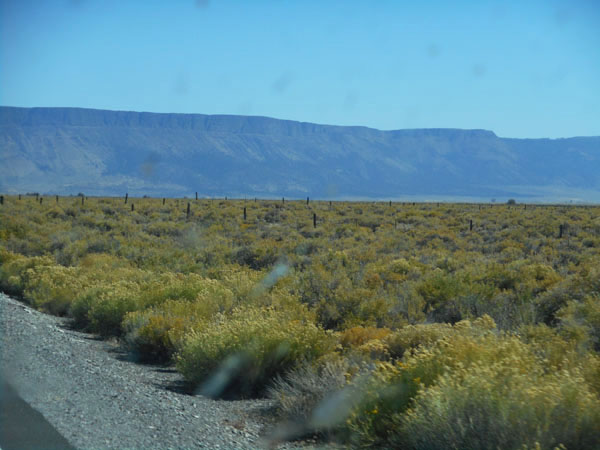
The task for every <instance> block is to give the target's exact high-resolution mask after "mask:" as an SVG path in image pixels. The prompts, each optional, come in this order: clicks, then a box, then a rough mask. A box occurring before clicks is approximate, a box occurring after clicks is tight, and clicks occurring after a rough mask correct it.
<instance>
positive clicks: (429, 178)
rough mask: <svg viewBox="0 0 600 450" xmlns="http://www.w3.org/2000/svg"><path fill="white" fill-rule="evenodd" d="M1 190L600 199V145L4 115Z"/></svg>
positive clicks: (218, 119)
mask: <svg viewBox="0 0 600 450" xmlns="http://www.w3.org/2000/svg"><path fill="white" fill-rule="evenodd" d="M0 191H2V192H5V193H10V192H13V193H17V192H33V191H36V192H42V193H59V194H77V193H78V192H84V193H85V194H88V195H122V194H124V193H125V192H129V194H130V195H145V194H146V195H150V196H163V195H169V196H184V195H188V196H189V195H193V193H194V192H198V193H199V195H201V196H230V197H234V196H238V197H243V196H249V197H250V196H252V197H253V196H258V197H280V196H286V197H305V196H310V197H312V198H322V199H330V198H332V199H336V198H337V199H339V198H373V199H375V198H379V199H388V198H389V199H402V198H417V199H442V200H444V199H487V200H489V199H490V198H492V197H493V198H497V199H498V200H499V201H505V200H506V199H507V198H515V199H517V200H519V199H527V200H540V201H567V200H575V201H591V202H599V201H600V137H575V138H568V139H505V138H499V137H497V136H496V135H495V134H494V133H493V132H491V131H485V130H458V129H418V130H397V131H379V130H375V129H371V128H366V127H343V126H330V125H317V124H312V123H304V122H294V121H289V120H277V119H271V118H267V117H248V116H229V115H213V116H209V115H202V114H155V113H138V112H121V111H104V110H94V109H81V108H14V107H0Z"/></svg>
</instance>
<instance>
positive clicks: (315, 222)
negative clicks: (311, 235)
mask: <svg viewBox="0 0 600 450" xmlns="http://www.w3.org/2000/svg"><path fill="white" fill-rule="evenodd" d="M313 228H317V213H313Z"/></svg>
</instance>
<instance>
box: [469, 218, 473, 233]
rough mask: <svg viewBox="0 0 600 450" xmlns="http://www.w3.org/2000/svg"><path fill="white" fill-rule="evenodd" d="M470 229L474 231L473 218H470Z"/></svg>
mask: <svg viewBox="0 0 600 450" xmlns="http://www.w3.org/2000/svg"><path fill="white" fill-rule="evenodd" d="M469 231H473V220H472V219H471V220H469Z"/></svg>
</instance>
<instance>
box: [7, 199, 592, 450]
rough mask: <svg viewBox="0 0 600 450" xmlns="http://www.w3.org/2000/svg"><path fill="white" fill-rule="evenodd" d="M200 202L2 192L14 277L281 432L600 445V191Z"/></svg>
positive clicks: (453, 444)
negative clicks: (429, 200)
mask: <svg viewBox="0 0 600 450" xmlns="http://www.w3.org/2000/svg"><path fill="white" fill-rule="evenodd" d="M132 202H133V203H134V204H135V210H134V211H132V208H131V205H130V204H131V203H132ZM187 203H188V200H174V199H168V200H167V201H166V203H165V204H164V205H163V202H162V199H137V198H136V199H132V198H129V203H127V204H125V202H124V200H123V199H115V198H87V199H85V201H84V202H83V203H82V201H81V199H80V198H60V199H59V200H58V202H57V201H55V199H54V198H47V199H44V201H43V202H42V203H40V202H39V201H36V199H35V198H34V197H25V196H24V197H23V198H21V199H18V198H17V197H12V196H11V197H5V199H4V204H3V205H2V206H0V242H1V244H0V264H1V266H0V288H1V289H2V290H3V291H4V292H6V293H8V294H11V295H15V296H18V297H20V298H22V299H23V300H24V301H26V302H28V303H29V304H31V305H33V306H34V307H36V308H39V309H41V310H44V311H47V312H50V313H52V314H57V315H61V316H68V317H71V318H72V319H73V323H74V324H75V325H76V326H77V327H79V328H81V329H84V330H87V331H89V332H92V333H97V334H100V335H102V336H107V337H110V336H115V337H119V338H120V339H122V340H123V342H125V343H126V345H127V346H128V347H129V349H130V350H131V352H132V354H135V355H137V357H138V359H139V360H143V361H152V362H161V363H173V364H175V366H176V368H177V369H178V370H179V371H180V372H181V373H182V374H183V376H184V377H185V379H186V380H188V382H189V383H190V385H193V386H196V387H197V388H198V389H199V390H200V392H202V393H205V394H208V395H213V396H225V397H231V396H235V397H244V396H265V395H266V396H270V397H271V398H272V399H273V400H274V403H275V405H276V408H277V412H278V414H279V415H280V416H281V421H282V422H283V423H286V424H289V426H287V427H285V428H282V431H281V432H280V435H281V436H283V437H297V436H301V435H303V434H306V433H318V434H320V435H322V436H323V437H325V438H330V439H336V440H338V441H341V442H343V443H346V444H348V445H351V446H356V447H376V448H385V447H389V448H407V449H446V448H489V449H496V448H502V449H537V448H540V449H553V448H567V449H591V448H600V354H599V352H600V207H574V206H569V207H567V206H532V205H528V206H527V207H525V206H524V205H519V204H511V205H493V206H492V205H464V204H462V205H461V204H435V203H434V204H416V205H413V204H401V203H393V204H388V203H352V202H343V203H337V202H333V203H331V204H330V203H329V202H311V203H310V204H308V205H307V202H299V201H294V202H290V201H285V202H282V201H281V200H280V201H265V200H262V201H260V200H259V201H257V202H255V201H254V200H253V199H252V200H248V201H244V200H235V201H233V200H198V201H195V200H189V203H191V210H190V214H189V216H188V215H187V214H186V209H187ZM244 207H245V208H246V210H247V214H246V219H245V220H244V212H243V209H244ZM313 214H316V226H314V225H313V218H314V216H313ZM470 221H472V224H471V222H470ZM561 225H562V227H561ZM471 228H472V229H471Z"/></svg>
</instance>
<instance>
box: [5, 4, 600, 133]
mask: <svg viewBox="0 0 600 450" xmlns="http://www.w3.org/2000/svg"><path fill="white" fill-rule="evenodd" d="M0 5H1V6H0V8H1V9H0V33H1V34H0V104H2V105H11V106H78V107H87V108H100V109H117V110H132V111H153V112H184V113H203V114H247V115H262V116H270V117H276V118H282V119H292V120H301V121H308V122H317V123H327V124H339V125H366V126H370V127H374V128H379V129H400V128H431V127H443V128H447V127H448V128H453V127H456V128H485V129H490V130H493V131H495V132H496V134H498V135H500V136H506V137H567V136H578V135H579V136H582V135H585V136H590V135H596V136H597V135H600V1H599V0H568V1H566V0H565V1H552V0H543V1H537V0H522V1H487V0H479V1H460V0H455V1H422V2H418V1H407V2H402V1H383V0H368V1H351V0H346V1H339V2H337V1H326V0H322V1H310V0H302V1H300V0H299V1H293V2H292V1H284V0H277V1H260V0H252V1H250V0H246V1H233V0H231V1H226V0H222V1H221V0H200V1H194V0H189V1H162V0H161V1H152V0H150V1H148V0H146V1H126V0H118V1H113V0H78V1H75V0H70V1H69V0H57V1H44V0H36V1H30V0H13V1H8V0H0Z"/></svg>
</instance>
